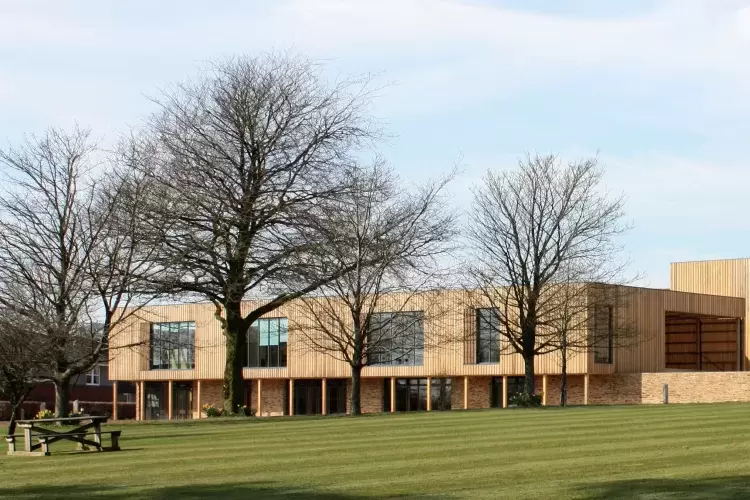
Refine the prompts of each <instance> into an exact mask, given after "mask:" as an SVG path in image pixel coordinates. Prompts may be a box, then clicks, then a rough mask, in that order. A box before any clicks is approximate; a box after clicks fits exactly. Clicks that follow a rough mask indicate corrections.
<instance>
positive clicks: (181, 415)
mask: <svg viewBox="0 0 750 500" xmlns="http://www.w3.org/2000/svg"><path fill="white" fill-rule="evenodd" d="M172 418H173V419H180V420H185V419H191V418H193V383H192V382H175V383H174V385H173V386H172Z"/></svg>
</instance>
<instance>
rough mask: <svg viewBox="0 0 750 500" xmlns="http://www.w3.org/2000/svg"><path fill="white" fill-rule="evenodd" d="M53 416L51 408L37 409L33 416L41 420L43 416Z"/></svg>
mask: <svg viewBox="0 0 750 500" xmlns="http://www.w3.org/2000/svg"><path fill="white" fill-rule="evenodd" d="M54 416H55V414H54V413H53V412H52V410H47V409H44V410H39V412H38V413H37V414H36V416H35V417H34V418H35V419H37V420H41V419H43V418H53V417H54Z"/></svg>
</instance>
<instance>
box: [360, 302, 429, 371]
mask: <svg viewBox="0 0 750 500" xmlns="http://www.w3.org/2000/svg"><path fill="white" fill-rule="evenodd" d="M367 344H368V346H367V356H368V364H371V365H422V364H424V314H423V313H422V311H409V312H387V313H376V314H373V315H372V317H371V319H370V329H369V332H368V334H367Z"/></svg>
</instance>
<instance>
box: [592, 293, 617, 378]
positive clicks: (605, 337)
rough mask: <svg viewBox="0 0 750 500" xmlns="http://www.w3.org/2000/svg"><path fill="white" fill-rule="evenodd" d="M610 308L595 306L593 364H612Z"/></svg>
mask: <svg viewBox="0 0 750 500" xmlns="http://www.w3.org/2000/svg"><path fill="white" fill-rule="evenodd" d="M613 329H614V328H613V324H612V306H597V307H596V308H595V311H594V363H603V364H612V343H613V342H612V340H613V334H614V332H613Z"/></svg>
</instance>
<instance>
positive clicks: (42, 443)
mask: <svg viewBox="0 0 750 500" xmlns="http://www.w3.org/2000/svg"><path fill="white" fill-rule="evenodd" d="M108 419H109V417H104V416H101V417H100V416H93V415H92V416H85V417H65V418H40V419H38V420H18V421H17V424H18V427H20V428H21V429H23V437H24V446H23V448H24V449H23V451H17V450H16V449H15V436H8V437H6V441H7V442H8V454H9V455H49V445H50V444H52V443H54V442H57V441H62V440H67V441H73V442H75V443H78V445H79V449H86V448H85V447H86V446H89V447H93V448H95V449H96V450H97V451H104V450H105V447H103V446H102V424H105V423H107V420H108ZM71 422H74V423H77V424H80V425H79V426H78V427H76V428H75V429H72V430H66V431H63V432H60V431H53V430H51V429H47V428H44V427H40V426H42V425H47V426H49V425H55V426H57V425H60V424H69V423H71ZM92 429H93V432H90V430H92ZM105 434H109V435H110V436H111V439H112V446H110V447H109V448H106V450H112V451H114V450H119V449H120V447H119V437H120V431H112V432H108V433H105ZM35 435H36V436H37V437H38V439H39V442H38V443H36V444H35V443H33V442H32V438H33V437H34V436H35ZM91 435H93V440H92V439H87V436H91ZM39 448H41V449H42V451H37V450H39Z"/></svg>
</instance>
